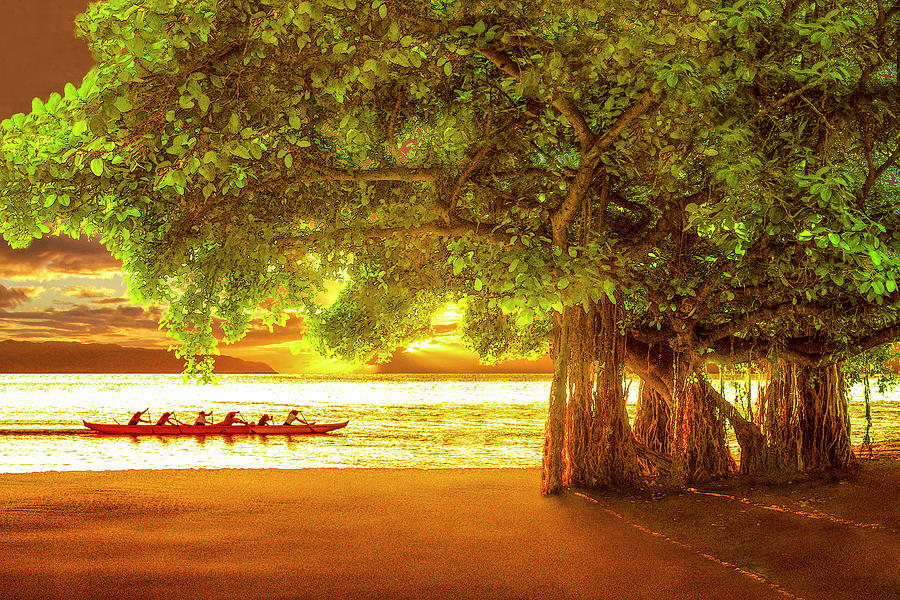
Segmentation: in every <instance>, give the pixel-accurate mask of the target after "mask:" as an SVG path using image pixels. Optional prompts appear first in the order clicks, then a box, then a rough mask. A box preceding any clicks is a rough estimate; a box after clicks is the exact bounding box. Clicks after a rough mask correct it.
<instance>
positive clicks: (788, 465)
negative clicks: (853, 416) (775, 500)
mask: <svg viewBox="0 0 900 600" xmlns="http://www.w3.org/2000/svg"><path fill="white" fill-rule="evenodd" d="M756 414H757V422H758V423H759V425H760V429H761V430H762V431H763V433H764V434H765V436H766V438H767V442H768V445H769V447H770V449H771V452H772V454H773V456H774V457H775V458H776V460H777V461H778V464H779V466H780V467H781V468H782V469H784V470H789V471H806V472H814V471H821V470H826V469H834V468H845V467H848V466H849V465H850V464H851V463H852V462H853V460H854V456H853V450H852V448H851V445H850V419H849V416H848V414H847V397H846V395H845V385H844V378H843V374H842V373H841V370H840V367H839V366H838V365H835V364H833V365H829V366H827V367H807V366H802V365H797V364H794V363H789V362H787V361H783V360H782V361H779V362H778V364H777V365H776V367H775V370H774V371H773V373H772V376H771V377H770V379H769V382H768V384H767V385H766V389H765V391H764V392H763V393H762V394H761V395H760V399H759V403H758V405H757V411H756Z"/></svg>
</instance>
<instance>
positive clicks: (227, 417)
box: [216, 410, 248, 427]
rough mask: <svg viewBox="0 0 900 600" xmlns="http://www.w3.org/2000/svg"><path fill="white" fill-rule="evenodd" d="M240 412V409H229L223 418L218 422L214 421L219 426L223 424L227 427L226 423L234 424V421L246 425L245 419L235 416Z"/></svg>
mask: <svg viewBox="0 0 900 600" xmlns="http://www.w3.org/2000/svg"><path fill="white" fill-rule="evenodd" d="M240 412H241V411H239V410H233V411H231V412H230V413H228V414H227V415H225V418H224V419H222V420H221V421H220V422H218V423H216V425H217V426H220V427H221V426H223V425H224V426H226V427H227V426H228V425H234V424H235V423H240V424H241V425H247V424H248V423H247V421H245V420H243V419H241V418H238V417H237V415H238V413H240Z"/></svg>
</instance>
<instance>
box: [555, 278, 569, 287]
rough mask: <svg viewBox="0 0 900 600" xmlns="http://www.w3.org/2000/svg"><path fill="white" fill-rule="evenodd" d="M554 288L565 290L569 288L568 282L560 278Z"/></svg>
mask: <svg viewBox="0 0 900 600" xmlns="http://www.w3.org/2000/svg"><path fill="white" fill-rule="evenodd" d="M556 287H558V288H559V289H561V290H564V289H566V288H567V287H569V280H568V279H566V278H565V277H563V278H561V279H560V280H559V283H557V284H556Z"/></svg>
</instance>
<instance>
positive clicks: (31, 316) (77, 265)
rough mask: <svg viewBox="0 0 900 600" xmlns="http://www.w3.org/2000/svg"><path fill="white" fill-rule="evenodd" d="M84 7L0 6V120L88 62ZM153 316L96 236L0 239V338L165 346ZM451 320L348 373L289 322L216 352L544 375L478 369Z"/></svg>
mask: <svg viewBox="0 0 900 600" xmlns="http://www.w3.org/2000/svg"><path fill="white" fill-rule="evenodd" d="M87 5H88V1H87V0H34V1H30V2H25V1H21V0H11V1H8V2H3V14H4V15H5V16H6V20H5V21H4V22H3V24H2V25H0V29H2V31H0V81H3V85H2V86H0V119H5V118H7V117H9V116H11V115H13V114H15V113H17V112H29V111H30V110H31V100H32V98H35V97H38V98H41V99H42V100H46V99H47V97H48V96H49V95H50V93H51V92H54V91H56V92H62V90H63V86H64V85H65V84H66V82H73V83H76V84H78V83H80V81H81V78H82V77H83V76H84V74H85V73H87V71H88V70H89V69H90V68H91V66H92V65H93V60H92V58H91V55H90V52H88V49H87V46H86V45H85V43H84V42H83V41H82V40H80V39H78V38H76V37H75V36H74V24H73V23H74V19H75V16H76V15H77V14H78V13H80V12H83V11H84V10H85V9H86V8H87ZM160 314H161V309H160V307H154V306H141V305H137V304H134V303H132V302H131V301H130V300H129V298H128V297H127V292H126V289H125V284H124V282H123V277H122V272H121V265H120V263H119V261H117V260H116V259H114V258H113V257H112V256H111V255H110V254H109V253H108V252H107V251H106V249H105V248H104V247H103V246H102V245H101V244H100V243H99V242H98V241H97V240H92V239H88V238H84V237H83V238H81V239H78V240H74V239H71V238H67V237H45V238H43V239H40V240H36V241H34V242H33V243H32V244H31V246H30V247H29V248H27V249H24V250H13V249H11V248H9V247H8V246H7V245H6V243H5V242H3V241H2V240H0V340H3V339H12V340H20V341H33V342H41V341H73V342H82V343H91V342H97V343H112V344H119V345H122V346H132V347H142V348H166V347H168V345H169V343H170V340H169V339H168V338H167V337H166V335H165V333H164V332H163V331H160V330H159V329H158V318H159V316H160ZM455 319H456V314H455V312H454V311H453V310H452V309H451V310H449V311H448V312H446V313H445V314H443V315H442V316H441V317H440V318H439V319H438V320H437V321H436V322H435V324H434V325H435V337H434V338H433V339H432V340H430V341H429V342H426V343H422V344H417V345H416V347H413V348H407V349H405V350H403V351H400V352H397V353H396V354H395V356H394V357H393V359H392V360H391V361H390V362H389V363H387V364H386V365H378V366H373V365H367V366H362V367H355V366H351V365H346V364H341V363H337V362H335V361H330V360H326V359H323V358H322V357H320V356H319V355H318V354H316V353H314V352H312V351H310V350H304V349H302V348H300V347H298V340H299V339H300V335H299V333H300V327H301V323H300V321H299V319H297V318H292V319H291V320H290V321H289V322H288V323H287V326H286V327H276V328H275V329H274V331H273V332H271V333H270V332H269V331H268V330H267V329H266V328H265V327H262V326H260V325H257V326H256V327H254V329H253V330H252V331H251V332H250V333H249V334H248V335H247V336H246V337H245V338H244V339H243V340H241V341H240V342H238V343H237V344H233V345H231V346H221V347H220V350H221V351H222V353H223V354H229V355H231V356H236V357H239V358H244V359H247V360H254V361H263V362H266V363H268V364H269V365H271V366H272V367H273V368H274V369H275V370H276V371H278V372H281V373H302V372H315V373H334V372H363V373H365V372H385V371H387V372H447V371H452V372H477V371H498V370H500V371H507V372H509V371H512V372H536V371H537V372H547V371H549V370H550V363H549V361H548V360H547V359H544V360H542V361H538V362H536V363H530V362H526V361H515V362H512V363H507V364H504V365H501V366H499V367H491V368H487V367H484V366H481V365H479V364H478V362H477V359H476V357H475V356H474V355H473V354H472V353H470V352H468V351H466V350H465V349H464V348H463V347H462V346H461V345H460V344H459V343H458V338H457V334H456V326H455ZM292 348H293V350H294V352H292ZM0 371H2V365H0Z"/></svg>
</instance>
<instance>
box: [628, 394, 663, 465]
mask: <svg viewBox="0 0 900 600" xmlns="http://www.w3.org/2000/svg"><path fill="white" fill-rule="evenodd" d="M671 415H672V409H671V408H670V407H669V404H668V402H666V399H665V397H664V396H663V395H662V394H660V393H659V392H658V391H656V390H655V389H654V388H653V387H651V386H650V385H648V384H647V383H646V382H645V381H644V380H641V387H640V389H639V390H638V406H637V414H635V416H634V437H635V439H636V440H637V441H638V442H640V443H641V444H643V445H644V446H645V447H646V448H647V450H649V451H650V452H651V453H652V455H651V456H654V457H659V456H668V455H670V454H671V452H672V440H671V435H670V434H671V432H672V430H671V428H670V426H669V421H670V420H671V418H672V416H671ZM638 460H639V462H640V464H641V467H642V469H643V471H644V472H645V473H646V474H647V475H657V474H659V465H658V464H657V463H656V461H652V460H649V457H643V456H640V454H639V458H638Z"/></svg>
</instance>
